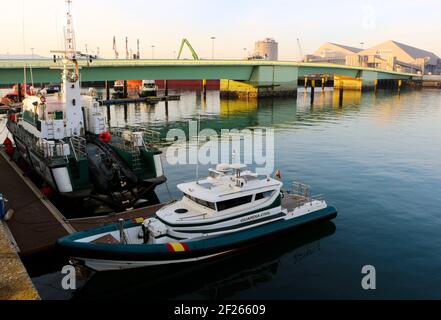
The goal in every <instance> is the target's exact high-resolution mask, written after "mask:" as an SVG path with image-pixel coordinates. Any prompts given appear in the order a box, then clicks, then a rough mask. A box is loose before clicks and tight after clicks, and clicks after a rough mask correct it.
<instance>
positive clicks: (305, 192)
mask: <svg viewBox="0 0 441 320" xmlns="http://www.w3.org/2000/svg"><path fill="white" fill-rule="evenodd" d="M290 194H292V195H296V196H300V197H304V198H306V199H310V198H311V186H309V185H307V184H304V183H301V182H293V183H292V185H291V191H290Z"/></svg>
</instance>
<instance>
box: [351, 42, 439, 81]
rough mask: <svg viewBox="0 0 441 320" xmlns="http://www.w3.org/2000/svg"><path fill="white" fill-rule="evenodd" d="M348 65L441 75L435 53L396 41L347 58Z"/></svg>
mask: <svg viewBox="0 0 441 320" xmlns="http://www.w3.org/2000/svg"><path fill="white" fill-rule="evenodd" d="M346 64H347V65H352V66H363V67H371V68H378V69H384V70H391V71H392V70H393V71H399V72H409V73H421V74H441V59H440V58H439V57H438V56H437V55H436V54H434V53H432V52H429V51H426V50H423V49H418V48H415V47H411V46H409V45H406V44H403V43H399V42H396V41H392V40H390V41H386V42H384V43H381V44H379V45H377V46H374V47H372V48H369V49H367V50H363V51H362V52H360V53H358V54H357V55H352V56H351V55H349V56H347V61H346Z"/></svg>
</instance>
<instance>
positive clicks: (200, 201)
mask: <svg viewBox="0 0 441 320" xmlns="http://www.w3.org/2000/svg"><path fill="white" fill-rule="evenodd" d="M184 196H185V197H186V198H188V199H190V200H191V201H193V202H196V203H197V204H199V205H201V206H204V207H207V208H210V209H212V210H216V205H215V204H214V203H212V202H208V201H205V200H201V199H198V198H195V197H192V196H190V195H188V194H186V193H184Z"/></svg>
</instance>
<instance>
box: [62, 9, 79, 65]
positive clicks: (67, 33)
mask: <svg viewBox="0 0 441 320" xmlns="http://www.w3.org/2000/svg"><path fill="white" fill-rule="evenodd" d="M66 4H67V23H66V29H65V30H64V46H65V54H66V58H67V59H71V60H73V59H75V58H76V43H75V32H74V26H73V19H72V13H71V12H72V0H66Z"/></svg>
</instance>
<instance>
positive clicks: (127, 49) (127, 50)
mask: <svg viewBox="0 0 441 320" xmlns="http://www.w3.org/2000/svg"><path fill="white" fill-rule="evenodd" d="M129 59H130V58H129V38H128V37H126V60H129Z"/></svg>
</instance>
